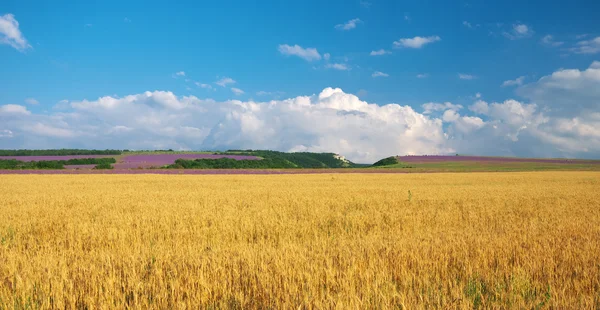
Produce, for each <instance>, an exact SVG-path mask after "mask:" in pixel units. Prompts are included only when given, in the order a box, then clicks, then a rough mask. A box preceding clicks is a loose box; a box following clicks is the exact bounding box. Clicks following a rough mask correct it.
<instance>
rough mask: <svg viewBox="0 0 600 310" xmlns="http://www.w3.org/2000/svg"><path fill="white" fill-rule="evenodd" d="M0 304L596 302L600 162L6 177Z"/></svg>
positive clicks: (570, 305) (0, 200)
mask: <svg viewBox="0 0 600 310" xmlns="http://www.w3.org/2000/svg"><path fill="white" fill-rule="evenodd" d="M0 191H1V192H0V308H2V309H4V308H6V309H8V308H27V307H29V308H34V309H35V308H61V309H62V308H90V309H96V308H101V309H114V308H154V309H198V308H213V309H222V308H236V309H256V308H260V309H268V308H271V309H298V308H300V309H332V308H335V309H356V308H361V309H388V308H407V309H419V308H451V309H455V308H459V309H460V308H462V309H471V308H477V307H479V308H497V309H506V308H520V309H531V308H556V309H591V308H599V307H600V173H598V172H532V173H471V174H468V173H458V174H451V173H448V174H443V173H440V174H317V175H262V176H250V175H220V176H219V175H204V176H202V175H195V176H177V175H172V176H168V175H2V176H0Z"/></svg>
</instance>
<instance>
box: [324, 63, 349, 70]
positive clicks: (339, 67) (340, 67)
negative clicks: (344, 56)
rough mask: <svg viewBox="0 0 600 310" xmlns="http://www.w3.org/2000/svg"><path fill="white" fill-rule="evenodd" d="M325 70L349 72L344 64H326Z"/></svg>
mask: <svg viewBox="0 0 600 310" xmlns="http://www.w3.org/2000/svg"><path fill="white" fill-rule="evenodd" d="M325 68H327V69H335V70H341V71H347V70H350V67H348V65H346V64H340V63H333V64H327V65H325Z"/></svg>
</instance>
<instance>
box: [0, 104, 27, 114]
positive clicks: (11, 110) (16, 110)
mask: <svg viewBox="0 0 600 310" xmlns="http://www.w3.org/2000/svg"><path fill="white" fill-rule="evenodd" d="M11 114H12V115H18V114H22V115H29V114H31V112H29V111H28V110H27V108H26V107H24V106H22V105H18V104H6V105H3V106H0V115H11Z"/></svg>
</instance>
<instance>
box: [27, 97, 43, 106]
mask: <svg viewBox="0 0 600 310" xmlns="http://www.w3.org/2000/svg"><path fill="white" fill-rule="evenodd" d="M25 103H27V104H32V105H35V104H38V103H40V102H39V101H37V100H35V98H27V99H25Z"/></svg>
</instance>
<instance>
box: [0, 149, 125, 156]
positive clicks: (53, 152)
mask: <svg viewBox="0 0 600 310" xmlns="http://www.w3.org/2000/svg"><path fill="white" fill-rule="evenodd" d="M121 154H122V151H120V150H84V149H58V150H0V156H66V155H121Z"/></svg>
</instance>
